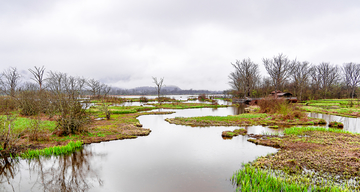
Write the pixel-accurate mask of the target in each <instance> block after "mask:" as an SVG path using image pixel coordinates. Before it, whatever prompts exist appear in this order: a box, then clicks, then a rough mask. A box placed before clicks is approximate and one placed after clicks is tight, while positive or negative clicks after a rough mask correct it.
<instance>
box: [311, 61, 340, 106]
mask: <svg viewBox="0 0 360 192" xmlns="http://www.w3.org/2000/svg"><path fill="white" fill-rule="evenodd" d="M316 71H317V75H318V78H319V83H320V88H321V89H322V90H323V93H324V99H326V94H327V91H328V90H329V88H330V87H331V85H333V84H334V83H335V82H336V81H337V80H338V78H339V73H338V67H337V66H333V65H330V63H325V62H322V63H320V64H319V65H318V66H316Z"/></svg>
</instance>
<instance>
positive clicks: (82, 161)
mask: <svg viewBox="0 0 360 192" xmlns="http://www.w3.org/2000/svg"><path fill="white" fill-rule="evenodd" d="M238 110H239V109H237V108H232V107H228V108H219V109H208V108H207V109H186V110H172V111H176V113H174V114H170V115H146V116H140V117H139V118H138V119H139V121H140V123H141V124H143V127H145V128H150V129H151V130H152V132H151V134H150V135H149V136H146V137H139V138H137V139H131V140H118V141H111V142H103V143H97V144H90V145H86V146H85V147H84V149H83V150H82V151H79V152H76V153H73V154H72V155H69V156H62V157H52V158H41V159H40V160H33V161H25V160H18V161H16V160H15V161H14V160H10V162H6V161H4V160H2V162H1V176H0V191H234V190H235V188H234V186H233V185H232V184H231V181H230V180H229V179H230V177H231V176H232V174H233V172H234V171H236V170H238V169H240V168H241V165H242V163H247V162H249V161H253V160H255V159H256V157H259V156H262V155H266V154H268V153H274V152H276V151H277V150H276V149H274V148H271V147H265V146H260V145H255V144H253V143H250V142H247V139H248V137H247V136H238V137H234V138H233V139H232V140H224V139H223V138H222V137H221V132H222V131H225V130H234V129H236V128H238V127H201V128H198V127H197V128H195V127H189V126H181V125H173V124H169V123H167V122H166V121H164V120H165V119H166V118H172V117H176V116H181V117H190V116H206V115H217V116H226V115H233V114H237V113H238ZM240 110H241V109H240ZM247 129H248V132H249V133H263V132H274V130H271V129H269V128H266V127H262V126H252V127H248V128H247Z"/></svg>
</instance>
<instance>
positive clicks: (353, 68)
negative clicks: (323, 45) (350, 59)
mask: <svg viewBox="0 0 360 192" xmlns="http://www.w3.org/2000/svg"><path fill="white" fill-rule="evenodd" d="M342 71H343V73H344V76H345V83H346V85H347V86H348V87H349V88H350V89H351V98H352V99H353V98H354V95H355V91H356V88H357V87H358V85H359V83H360V64H355V63H345V64H344V65H343V67H342Z"/></svg>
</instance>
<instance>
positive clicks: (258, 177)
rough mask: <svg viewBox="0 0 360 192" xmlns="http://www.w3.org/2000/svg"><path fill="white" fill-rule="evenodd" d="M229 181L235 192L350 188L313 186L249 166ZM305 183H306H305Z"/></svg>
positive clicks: (327, 185) (347, 188)
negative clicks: (234, 187) (234, 186)
mask: <svg viewBox="0 0 360 192" xmlns="http://www.w3.org/2000/svg"><path fill="white" fill-rule="evenodd" d="M231 181H232V183H233V184H234V185H236V186H237V188H236V191H242V192H247V191H249V192H252V191H306V192H307V191H326V192H327V191H351V189H350V187H349V186H347V185H345V186H339V185H334V184H332V183H331V184H327V183H324V184H323V185H322V186H315V185H313V184H312V183H311V181H310V180H306V178H305V179H302V180H301V181H298V180H297V179H294V178H293V177H292V176H290V175H287V174H282V175H281V176H279V175H277V174H276V172H274V171H273V170H270V169H261V168H257V167H255V166H252V165H251V164H245V165H243V168H242V169H240V170H238V171H236V172H235V173H234V174H233V176H232V177H231ZM304 181H305V182H304ZM306 181H307V182H306Z"/></svg>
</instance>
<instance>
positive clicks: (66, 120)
mask: <svg viewBox="0 0 360 192" xmlns="http://www.w3.org/2000/svg"><path fill="white" fill-rule="evenodd" d="M61 102H62V104H61V107H60V116H59V118H58V119H57V127H58V131H60V132H58V135H68V134H72V133H77V132H85V131H86V130H87V128H86V126H85V124H88V123H89V122H90V118H89V114H87V113H86V107H84V106H83V105H82V104H81V103H80V102H79V101H78V100H76V99H64V100H62V101H61Z"/></svg>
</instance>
